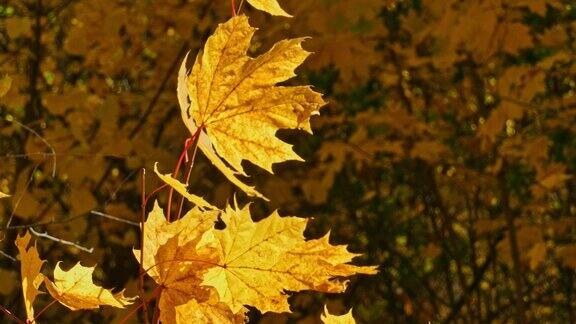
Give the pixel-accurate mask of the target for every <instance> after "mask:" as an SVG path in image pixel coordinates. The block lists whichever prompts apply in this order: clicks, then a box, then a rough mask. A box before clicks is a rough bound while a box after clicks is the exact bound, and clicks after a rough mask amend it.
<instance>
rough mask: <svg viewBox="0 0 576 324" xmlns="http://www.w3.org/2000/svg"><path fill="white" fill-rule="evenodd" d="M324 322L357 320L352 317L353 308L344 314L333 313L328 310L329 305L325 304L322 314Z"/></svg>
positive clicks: (349, 323)
mask: <svg viewBox="0 0 576 324" xmlns="http://www.w3.org/2000/svg"><path fill="white" fill-rule="evenodd" d="M320 319H321V320H322V322H323V323H324V324H355V323H356V321H355V320H354V317H352V309H350V310H349V311H348V313H346V314H344V315H332V314H330V313H329V312H328V307H326V306H324V313H323V314H322V315H321V316H320Z"/></svg>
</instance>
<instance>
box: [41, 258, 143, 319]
mask: <svg viewBox="0 0 576 324" xmlns="http://www.w3.org/2000/svg"><path fill="white" fill-rule="evenodd" d="M94 268H95V267H85V266H82V265H81V264H80V262H78V263H77V264H76V265H75V266H74V267H72V268H71V269H70V270H68V271H64V270H63V269H62V268H61V267H60V262H59V263H58V264H57V265H56V268H54V282H52V281H51V280H50V279H48V278H47V277H44V284H45V285H46V289H48V292H49V293H50V295H52V297H54V299H56V300H57V301H58V302H60V303H61V304H62V305H64V306H66V307H68V308H70V309H71V310H79V309H96V308H99V307H100V306H101V305H107V306H113V307H118V308H124V307H125V306H127V305H130V304H132V303H133V301H134V299H135V298H128V297H125V296H124V292H123V291H121V292H119V293H116V294H113V293H112V292H111V291H110V290H109V289H105V288H102V287H100V286H97V285H95V284H94V282H92V274H93V272H94Z"/></svg>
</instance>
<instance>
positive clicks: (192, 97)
mask: <svg viewBox="0 0 576 324" xmlns="http://www.w3.org/2000/svg"><path fill="white" fill-rule="evenodd" d="M255 30H256V29H255V28H253V27H251V26H250V25H249V23H248V18H247V17H246V16H243V15H241V16H236V17H233V18H231V19H230V20H228V21H227V22H226V23H223V24H220V25H218V28H217V29H216V31H215V32H214V34H213V35H212V36H210V37H209V38H208V40H207V42H206V45H205V47H204V51H203V53H201V54H199V55H198V56H197V57H196V62H195V63H194V66H193V67H192V70H191V71H190V72H189V73H187V71H186V67H185V62H186V60H184V62H183V63H182V66H181V68H180V73H179V77H178V89H177V92H178V100H179V103H180V108H181V112H182V118H183V120H184V123H185V124H186V126H187V128H188V129H189V130H190V132H192V133H193V134H195V133H196V131H197V129H198V128H201V132H200V139H199V144H198V145H199V147H200V149H201V150H202V151H203V152H204V154H205V155H206V156H207V157H208V158H209V159H210V160H211V161H212V163H214V165H215V166H216V167H218V169H220V170H221V172H223V174H224V175H225V176H226V177H227V178H228V179H229V180H231V181H232V182H233V183H234V184H236V185H237V186H238V187H239V188H240V189H242V190H243V191H245V192H246V193H247V194H248V195H251V196H260V197H262V195H261V194H259V193H258V192H257V191H256V190H254V188H252V187H249V186H247V185H246V184H244V183H243V182H242V181H240V180H239V179H238V178H237V175H238V174H241V175H246V173H245V172H244V169H243V167H242V165H241V163H242V161H243V160H248V161H250V162H252V163H254V164H256V165H258V166H259V167H262V168H264V169H266V170H267V171H269V172H272V164H274V163H278V162H283V161H287V160H301V158H300V157H299V156H298V155H297V154H296V153H294V151H293V150H292V146H291V145H289V144H287V143H285V142H283V141H281V140H280V139H278V138H277V137H276V132H277V131H278V130H279V129H302V130H305V131H307V132H311V128H310V116H311V115H313V114H317V113H318V112H319V109H320V108H321V107H322V106H323V105H324V104H325V102H324V101H323V99H322V96H321V95H320V94H319V93H317V92H315V91H313V90H312V89H311V88H310V87H309V86H294V87H290V86H276V84H277V83H279V82H283V81H286V80H288V79H290V78H292V77H294V76H295V74H294V69H295V68H296V67H298V66H299V65H300V64H301V63H302V62H303V61H304V60H305V59H306V57H307V56H308V55H309V54H310V53H309V52H307V51H305V50H304V49H302V46H301V43H302V41H303V40H304V38H298V39H289V40H282V41H280V42H278V43H276V44H275V45H274V46H273V47H272V48H271V49H270V50H269V51H268V52H266V53H264V54H262V55H260V56H258V57H256V58H251V57H249V56H248V55H247V54H246V53H247V51H248V48H249V47H250V41H251V39H252V36H253V34H254V32H255ZM222 159H223V160H224V161H225V162H226V163H228V165H229V166H228V165H227V164H226V163H225V162H224V161H223V160H222Z"/></svg>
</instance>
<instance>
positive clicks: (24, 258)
mask: <svg viewBox="0 0 576 324" xmlns="http://www.w3.org/2000/svg"><path fill="white" fill-rule="evenodd" d="M30 238H31V235H30V233H29V232H26V233H25V234H24V235H23V236H18V237H17V238H16V247H18V252H19V254H20V273H21V276H22V295H23V297H24V306H25V308H26V318H27V319H28V320H29V321H33V320H34V307H33V303H34V300H35V299H36V296H38V294H40V291H39V290H38V288H39V287H40V285H41V284H42V280H43V278H44V275H43V274H41V273H40V269H41V268H42V265H43V264H44V261H43V260H42V259H40V255H39V254H38V249H36V246H35V245H33V246H30V248H28V246H29V245H30Z"/></svg>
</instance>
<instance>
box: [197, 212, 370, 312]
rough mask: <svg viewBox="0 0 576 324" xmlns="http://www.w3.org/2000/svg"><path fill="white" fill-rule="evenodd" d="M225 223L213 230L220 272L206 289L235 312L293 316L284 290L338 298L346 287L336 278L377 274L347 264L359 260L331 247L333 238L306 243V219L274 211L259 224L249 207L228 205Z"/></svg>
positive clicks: (208, 281)
mask: <svg viewBox="0 0 576 324" xmlns="http://www.w3.org/2000/svg"><path fill="white" fill-rule="evenodd" d="M221 218H222V220H223V221H224V222H225V223H226V228H225V229H224V230H221V231H214V236H215V239H216V240H217V242H218V244H216V247H217V249H218V253H219V263H218V267H213V268H211V269H210V270H208V272H207V273H206V274H205V275H204V281H203V284H204V285H207V286H212V287H214V288H216V290H217V291H218V294H219V296H220V300H221V301H222V302H224V303H226V304H228V305H229V306H230V308H231V309H232V311H233V312H237V311H239V310H240V309H242V307H243V305H252V306H254V307H256V308H258V309H259V310H260V311H262V312H268V311H272V312H289V305H288V296H287V295H286V294H284V291H285V290H288V291H301V290H318V291H322V292H330V293H338V292H342V291H344V290H345V289H346V285H347V282H346V281H342V280H337V277H347V276H352V275H354V274H358V273H365V274H374V273H376V268H375V267H370V266H366V267H360V266H354V265H350V264H346V263H348V262H350V261H351V260H352V258H354V257H355V256H357V255H356V254H353V253H350V252H348V251H347V249H346V246H333V245H330V243H329V241H328V236H329V233H328V234H326V236H324V237H322V238H320V239H315V240H308V241H306V240H305V238H304V235H303V233H304V229H305V228H306V224H307V223H308V221H307V220H306V219H302V218H297V217H280V216H279V215H278V213H277V212H274V213H272V214H271V215H270V216H269V217H267V218H265V219H263V220H261V221H259V222H256V223H254V222H253V221H252V218H251V216H250V211H249V208H248V206H245V207H244V208H242V209H238V208H237V207H234V208H232V207H230V206H228V207H227V208H226V210H225V211H223V213H222V214H221Z"/></svg>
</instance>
